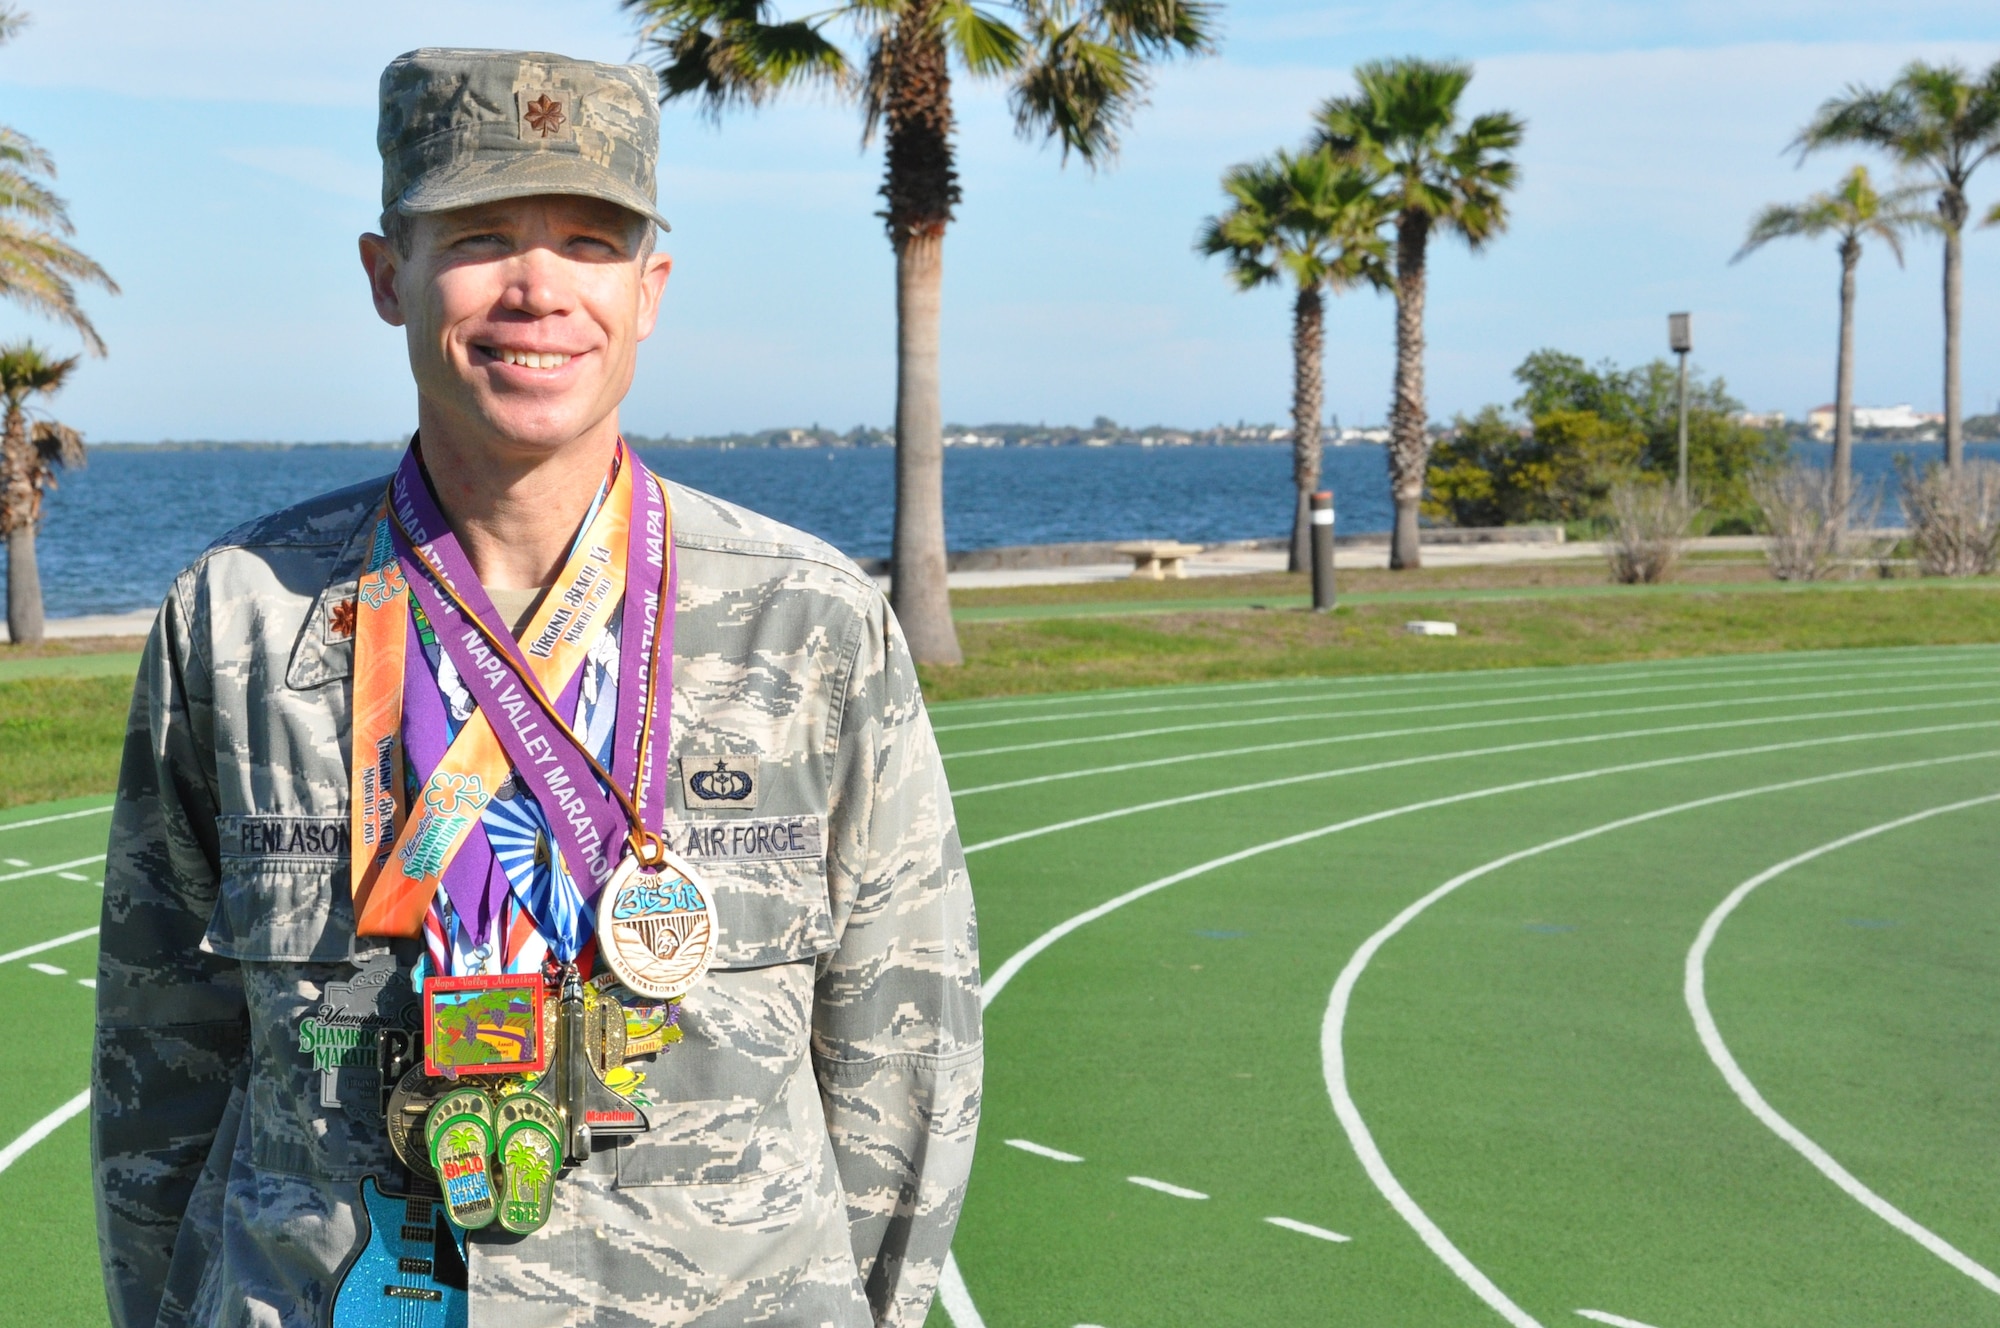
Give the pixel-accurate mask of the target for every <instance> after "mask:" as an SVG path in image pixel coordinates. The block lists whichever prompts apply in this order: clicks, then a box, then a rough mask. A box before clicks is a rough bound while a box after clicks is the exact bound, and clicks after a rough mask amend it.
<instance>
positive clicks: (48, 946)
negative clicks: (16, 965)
mask: <svg viewBox="0 0 2000 1328" xmlns="http://www.w3.org/2000/svg"><path fill="white" fill-rule="evenodd" d="M95 935H97V928H95V927H85V928H84V929H83V930H82V931H73V932H71V933H69V934H68V935H67V936H58V937H56V938H55V939H54V940H49V941H37V942H35V944H33V945H24V946H22V947H21V948H20V949H18V950H9V951H8V952H7V953H6V954H0V964H11V963H13V962H14V961H15V960H16V959H26V958H27V957H28V956H29V955H33V954H40V953H41V952H42V951H44V950H53V949H55V948H56V947H58V946H63V945H68V944H70V943H71V942H72V941H80V940H82V939H83V938H84V937H86V936H95Z"/></svg>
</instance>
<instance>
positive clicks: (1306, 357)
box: [1291, 285, 1326, 572]
mask: <svg viewBox="0 0 2000 1328" xmlns="http://www.w3.org/2000/svg"><path fill="white" fill-rule="evenodd" d="M1325 359H1326V298H1325V297H1324V296H1323V295H1321V294H1320V289H1319V287H1318V286H1316V285H1314V286H1305V287H1302V288H1301V289H1300V290H1299V297H1298V299H1297V300H1295V301H1293V303H1292V484H1293V486H1294V487H1295V488H1297V489H1298V502H1297V503H1296V504H1295V505H1294V507H1293V513H1292V563H1291V567H1292V570H1293V571H1294V572H1303V571H1305V570H1306V569H1307V568H1309V567H1311V566H1312V495H1313V490H1315V489H1317V488H1319V452H1320V444H1319V421H1320V416H1321V414H1322V413H1323V411H1322V408H1323V406H1324V404H1325V401H1326V387H1325V379H1324V377H1323V370H1322V365H1323V364H1324V363H1325Z"/></svg>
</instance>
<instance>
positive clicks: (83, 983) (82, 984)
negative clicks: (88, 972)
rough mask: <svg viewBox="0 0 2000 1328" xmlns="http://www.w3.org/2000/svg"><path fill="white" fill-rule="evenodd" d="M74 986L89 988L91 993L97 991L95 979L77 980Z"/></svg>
mask: <svg viewBox="0 0 2000 1328" xmlns="http://www.w3.org/2000/svg"><path fill="white" fill-rule="evenodd" d="M76 985H77V986H79V987H88V988H90V989H91V990H92V991H96V990H97V979H96V978H78V979H77V980H76Z"/></svg>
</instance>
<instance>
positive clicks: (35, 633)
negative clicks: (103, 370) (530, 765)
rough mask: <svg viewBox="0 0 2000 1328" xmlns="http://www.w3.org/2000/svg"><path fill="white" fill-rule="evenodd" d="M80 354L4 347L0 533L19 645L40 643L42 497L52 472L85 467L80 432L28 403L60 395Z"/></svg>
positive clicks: (51, 484)
mask: <svg viewBox="0 0 2000 1328" xmlns="http://www.w3.org/2000/svg"><path fill="white" fill-rule="evenodd" d="M76 363H77V357H76V356H74V355H72V356H70V357H69V358H68V359H62V360H55V359H50V358H49V357H48V354H47V353H46V352H44V351H43V350H42V349H41V348H40V347H39V346H36V345H35V344H34V343H33V342H29V341H19V342H15V343H14V344H13V345H10V346H0V400H4V401H5V403H6V416H5V423H4V426H0V533H4V534H5V535H6V537H7V636H8V639H10V640H12V641H13V642H14V643H15V644H16V645H30V646H31V645H39V644H41V640H42V629H43V624H42V578H41V572H40V569H39V568H38V567H37V565H36V562H35V534H36V530H37V528H38V527H39V526H40V524H41V520H42V494H43V493H45V492H46V491H48V490H50V489H53V488H55V487H56V481H55V472H56V471H57V470H58V469H59V468H61V467H63V466H72V467H73V466H81V465H82V464H83V461H84V451H83V435H81V434H79V433H78V432H77V431H76V430H74V429H72V428H70V427H69V426H68V425H66V424H59V423H57V422H56V421H54V420H51V419H36V418H34V416H33V414H32V413H31V412H30V410H29V408H28V403H29V402H30V401H31V400H33V399H34V398H35V397H37V396H53V395H55V393H57V392H59V391H61V390H62V386H63V383H64V382H65V381H67V380H68V378H69V376H70V373H71V371H73V370H74V369H75V368H76Z"/></svg>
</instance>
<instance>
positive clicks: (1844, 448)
mask: <svg viewBox="0 0 2000 1328" xmlns="http://www.w3.org/2000/svg"><path fill="white" fill-rule="evenodd" d="M1920 192H1922V191H1921V190H1920V189H1898V190H1895V191H1894V192H1892V193H1889V194H1881V193H1877V192H1876V190H1875V186H1874V185H1873V184H1872V183H1871V182H1870V181H1869V179H1868V168H1867V167H1865V166H1856V167H1855V168H1854V169H1853V170H1851V171H1849V172H1848V173H1847V177H1846V178H1845V179H1843V180H1842V181H1841V182H1840V187H1839V188H1838V189H1835V190H1834V191H1833V192H1832V193H1830V194H1814V195H1813V196H1812V197H1811V198H1808V199H1807V200H1806V201H1805V202H1803V203H1798V204H1792V205H1789V206H1787V205H1782V204H1777V203H1774V204H1772V205H1771V206H1770V207H1767V208H1765V209H1764V210H1763V211H1762V212H1759V213H1758V214H1757V217H1756V220H1754V221H1752V222H1751V223H1750V234H1749V237H1748V238H1746V239H1745V240H1744V241H1743V247H1742V248H1741V249H1739V250H1737V251H1736V257H1734V258H1732V259H1730V260H1729V261H1730V262H1732V263H1738V262H1741V261H1742V260H1743V259H1744V257H1745V256H1747V255H1748V254H1750V253H1752V252H1753V251H1755V250H1757V249H1759V248H1762V247H1763V246H1764V245H1766V244H1769V243H1770V242H1771V241H1772V240H1778V239H1791V238H1794V237H1798V238H1805V239H1813V240H1816V239H1819V238H1821V237H1822V236H1827V235H1832V236H1837V237H1838V238H1839V240H1840V351H1839V353H1838V354H1837V355H1836V356H1835V357H1834V371H1833V470H1832V475H1831V477H1830V478H1831V487H1830V488H1829V490H1828V494H1827V501H1828V502H1829V503H1831V505H1832V510H1833V511H1835V512H1839V513H1842V514H1845V513H1846V511H1847V509H1848V506H1849V499H1850V496H1851V493H1852V489H1853V469H1854V461H1853V457H1854V269H1855V268H1856V267H1857V266H1859V264H1860V262H1861V242H1862V240H1863V239H1864V238H1868V239H1876V240H1880V241H1881V242H1882V243H1883V244H1885V245H1887V246H1888V248H1889V252H1890V253H1891V254H1893V255H1895V258H1896V266H1898V267H1901V266H1902V265H1903V244H1902V240H1901V239H1900V238H1899V236H1898V232H1899V231H1902V230H1905V229H1908V228H1909V227H1912V226H1916V225H1919V224H1927V223H1928V221H1929V218H1927V217H1925V216H1924V215H1923V214H1921V213H1919V212H1917V211H1916V210H1914V209H1913V208H1912V207H1911V206H1910V203H1911V201H1912V199H1913V198H1914V196H1915V195H1917V194H1918V193H1920ZM1758 501H1759V504H1760V505H1764V504H1763V499H1762V498H1761V497H1760V498H1759V499H1758ZM1765 510H1766V512H1767V513H1768V511H1769V510H1770V509H1769V507H1768V505H1765ZM1840 536H1841V527H1840V526H1835V527H1834V529H1833V535H1832V538H1833V541H1834V546H1835V548H1836V549H1838V547H1839V544H1840Z"/></svg>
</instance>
